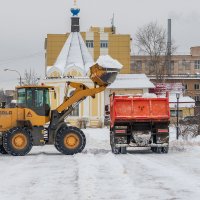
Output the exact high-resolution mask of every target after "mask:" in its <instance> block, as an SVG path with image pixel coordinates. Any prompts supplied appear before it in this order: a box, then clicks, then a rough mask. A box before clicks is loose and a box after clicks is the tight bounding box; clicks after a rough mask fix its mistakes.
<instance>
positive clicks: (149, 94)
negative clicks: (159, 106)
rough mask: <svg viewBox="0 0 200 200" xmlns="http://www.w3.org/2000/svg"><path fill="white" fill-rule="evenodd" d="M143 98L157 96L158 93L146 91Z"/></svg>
mask: <svg viewBox="0 0 200 200" xmlns="http://www.w3.org/2000/svg"><path fill="white" fill-rule="evenodd" d="M142 97H143V98H157V95H156V94H153V93H144V94H143V95H142Z"/></svg>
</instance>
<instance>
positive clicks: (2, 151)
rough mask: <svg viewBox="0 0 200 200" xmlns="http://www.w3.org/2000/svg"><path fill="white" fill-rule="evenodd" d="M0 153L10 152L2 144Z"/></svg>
mask: <svg viewBox="0 0 200 200" xmlns="http://www.w3.org/2000/svg"><path fill="white" fill-rule="evenodd" d="M0 153H1V154H8V153H7V151H6V150H5V148H4V147H3V145H0Z"/></svg>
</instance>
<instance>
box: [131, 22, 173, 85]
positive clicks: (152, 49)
mask: <svg viewBox="0 0 200 200" xmlns="http://www.w3.org/2000/svg"><path fill="white" fill-rule="evenodd" d="M135 40H136V46H137V47H138V48H139V51H140V52H142V53H144V54H145V55H148V56H149V60H148V62H147V64H148V67H149V74H153V75H155V76H156V80H157V81H161V80H163V76H164V75H165V74H166V64H167V63H166V59H165V57H166V53H167V36H166V31H165V29H164V28H163V27H162V26H159V25H158V24H157V23H156V22H150V23H149V24H147V25H144V26H143V27H141V28H139V29H138V30H137V32H136V38H135ZM172 46H173V47H172V52H174V51H175V49H176V47H175V46H174V45H172Z"/></svg>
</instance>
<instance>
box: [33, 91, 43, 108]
mask: <svg viewBox="0 0 200 200" xmlns="http://www.w3.org/2000/svg"><path fill="white" fill-rule="evenodd" d="M43 105H44V94H43V90H35V107H42V106H43Z"/></svg>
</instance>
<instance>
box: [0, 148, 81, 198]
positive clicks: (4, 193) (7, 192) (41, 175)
mask: <svg viewBox="0 0 200 200" xmlns="http://www.w3.org/2000/svg"><path fill="white" fill-rule="evenodd" d="M47 148H48V147H47ZM36 149H37V148H36ZM40 149H41V148H40ZM50 150H51V147H50ZM47 152H48V150H47ZM0 163H1V162H0ZM3 163H4V164H3ZM3 163H2V165H1V166H0V170H1V171H2V172H3V173H2V174H1V180H4V182H3V181H1V182H0V194H1V197H0V199H2V200H27V199H29V200H35V199H42V200H53V199H56V200H65V199H72V200H79V199H80V198H79V196H78V190H77V180H78V178H77V174H78V169H77V167H76V166H77V163H76V160H75V159H74V157H73V156H63V155H62V154H58V153H57V152H56V153H55V151H54V152H53V153H51V154H43V153H39V154H32V155H31V154H30V155H27V156H25V157H11V156H7V157H4V162H3Z"/></svg>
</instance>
